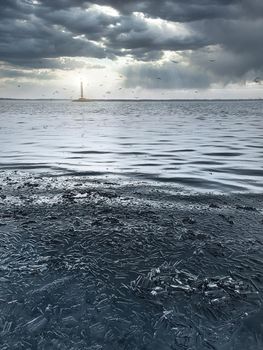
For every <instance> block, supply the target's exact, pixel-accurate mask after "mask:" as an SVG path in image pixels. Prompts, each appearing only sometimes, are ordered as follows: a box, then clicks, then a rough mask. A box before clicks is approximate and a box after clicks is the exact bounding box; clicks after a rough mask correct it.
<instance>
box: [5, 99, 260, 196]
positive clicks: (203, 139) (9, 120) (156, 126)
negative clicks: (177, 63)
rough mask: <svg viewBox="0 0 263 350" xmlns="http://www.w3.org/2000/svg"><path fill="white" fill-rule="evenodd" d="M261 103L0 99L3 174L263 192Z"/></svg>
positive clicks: (195, 189)
mask: <svg viewBox="0 0 263 350" xmlns="http://www.w3.org/2000/svg"><path fill="white" fill-rule="evenodd" d="M262 137H263V102H262V101H243V102H240V101H228V102H226V101H211V102H206V101H196V102H189V101H184V102H179V101H171V102H157V101H153V102H90V103H83V104H78V103H72V102H70V101H56V102H55V101H53V102H45V101H1V102H0V149H1V151H0V166H1V169H2V170H3V169H18V170H21V169H27V170H34V171H44V172H47V173H51V174H69V173H72V174H85V175H87V174H90V175H96V176H100V175H110V176H114V175H118V176H129V177H132V178H136V179H144V180H149V181H157V182H171V183H175V184H178V185H179V186H183V187H184V188H186V189H191V190H194V191H200V190H201V191H211V190H216V191H223V192H226V191H250V192H260V191H262V188H263V140H262Z"/></svg>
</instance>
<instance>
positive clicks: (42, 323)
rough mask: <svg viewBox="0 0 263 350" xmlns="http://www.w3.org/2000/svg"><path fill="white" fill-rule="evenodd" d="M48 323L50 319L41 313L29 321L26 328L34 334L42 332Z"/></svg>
mask: <svg viewBox="0 0 263 350" xmlns="http://www.w3.org/2000/svg"><path fill="white" fill-rule="evenodd" d="M47 323H48V320H47V319H46V318H45V317H43V316H42V315H41V316H38V317H36V318H34V319H33V320H31V321H29V322H28V323H27V324H26V330H27V331H28V332H29V333H32V334H36V333H40V332H42V331H43V330H44V328H45V327H46V325H47Z"/></svg>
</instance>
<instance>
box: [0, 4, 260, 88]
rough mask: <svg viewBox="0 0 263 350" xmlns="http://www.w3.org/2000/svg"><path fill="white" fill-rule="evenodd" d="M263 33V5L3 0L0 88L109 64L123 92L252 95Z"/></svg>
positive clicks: (257, 83)
mask: <svg viewBox="0 0 263 350" xmlns="http://www.w3.org/2000/svg"><path fill="white" fill-rule="evenodd" d="M262 33H263V1H262V0H187V1H185V0H163V1H160V0H145V1H144V0H125V1H123V0H109V1H106V0H96V1H84V0H74V1H71V0H56V1H54V0H42V1H40V0H38V1H36V0H6V1H1V2H0V62H1V74H0V82H2V83H3V82H4V79H5V78H6V79H8V81H9V82H10V78H11V79H12V78H14V79H15V78H17V77H19V76H20V77H23V78H24V79H35V80H37V79H46V80H49V79H50V80H51V79H52V80H54V79H55V76H56V72H58V71H64V72H65V71H74V70H77V69H84V68H85V69H88V70H97V69H106V70H107V69H108V70H109V71H110V70H111V69H112V68H111V67H112V66H111V65H115V66H114V67H116V66H119V70H118V69H117V71H118V72H117V74H122V75H123V80H122V83H121V84H122V85H121V86H122V87H123V88H136V87H138V88H145V89H153V90H154V89H155V90H156V89H209V88H211V87H215V86H217V87H219V88H220V87H221V88H223V87H225V86H228V85H229V84H236V86H241V85H245V84H248V86H249V84H250V85H251V86H253V84H254V85H257V88H258V87H259V86H260V85H261V78H263V49H262V47H263V36H262ZM126 58H127V59H129V61H127V62H126V61H125V62H126V63H125V65H124V64H123V62H124V60H125V59H126ZM58 76H59V75H58ZM256 78H259V79H256ZM58 79H59V78H58ZM255 79H256V82H255V81H254V80H255Z"/></svg>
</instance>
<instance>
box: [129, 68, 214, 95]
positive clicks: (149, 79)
mask: <svg viewBox="0 0 263 350" xmlns="http://www.w3.org/2000/svg"><path fill="white" fill-rule="evenodd" d="M123 74H124V75H125V77H126V79H125V82H124V83H125V87H127V88H135V87H143V88H146V89H148V88H156V89H163V88H164V89H173V88H176V89H195V88H207V87H209V85H210V84H211V77H210V76H209V73H208V72H207V71H206V70H200V69H196V68H194V67H187V66H183V65H177V66H176V67H174V65H173V64H171V63H166V64H162V65H159V66H156V65H154V64H152V63H143V64H138V65H133V66H129V67H127V68H126V69H124V71H123Z"/></svg>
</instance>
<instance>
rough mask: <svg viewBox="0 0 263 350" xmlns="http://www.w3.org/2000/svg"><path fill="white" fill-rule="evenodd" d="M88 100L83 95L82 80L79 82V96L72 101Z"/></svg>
mask: <svg viewBox="0 0 263 350" xmlns="http://www.w3.org/2000/svg"><path fill="white" fill-rule="evenodd" d="M89 101H90V100H89V99H87V98H85V97H84V93H83V82H82V81H81V82H80V98H78V99H77V100H73V102H89Z"/></svg>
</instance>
